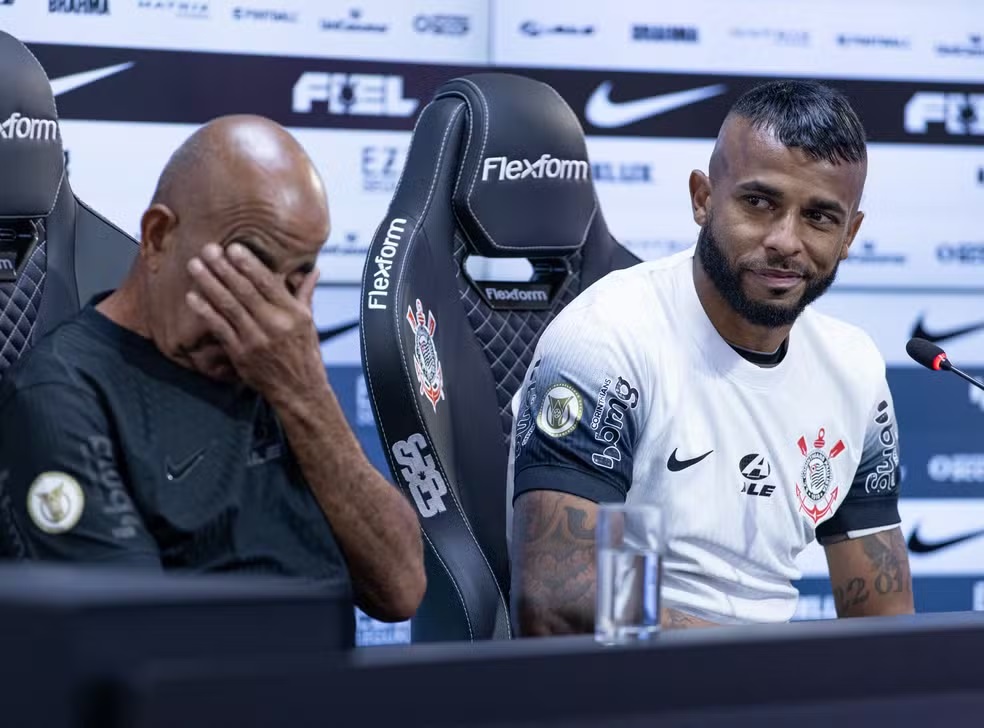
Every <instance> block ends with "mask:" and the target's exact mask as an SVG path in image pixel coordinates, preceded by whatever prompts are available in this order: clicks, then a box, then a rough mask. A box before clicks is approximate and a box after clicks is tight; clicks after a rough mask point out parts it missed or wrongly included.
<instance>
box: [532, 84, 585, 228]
mask: <svg viewBox="0 0 984 728" xmlns="http://www.w3.org/2000/svg"><path fill="white" fill-rule="evenodd" d="M543 85H544V86H546V87H547V88H548V89H550V91H552V92H553V95H554V96H556V97H557V99H558V100H559V101H560V103H562V104H564V105H565V106H566V105H567V102H566V101H565V100H564V97H563V96H561V95H560V94H559V93H558V92H557V89H555V88H554V87H553V86H551V85H550V84H548V83H545V84H543ZM580 126H581V125H580V123H578V127H579V128H580ZM581 135H582V136H583V135H584V129H581ZM591 188H592V190H593V191H594V194H592V195H591V199H592V200H593V201H594V205H593V206H592V207H591V214H590V215H588V224H587V225H586V226H585V227H584V232H583V233H582V234H581V242H580V243H578V245H579V246H580V245H584V242H585V241H586V240H587V239H588V232H590V230H591V225H592V224H593V223H594V219H595V215H597V214H598V192H597V190H594V180H593V179H592V180H591Z"/></svg>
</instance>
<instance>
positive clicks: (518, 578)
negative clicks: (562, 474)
mask: <svg viewBox="0 0 984 728" xmlns="http://www.w3.org/2000/svg"><path fill="white" fill-rule="evenodd" d="M517 511H518V513H517V515H518V516H519V519H518V525H519V529H518V530H517V532H516V538H515V539H514V543H513V552H514V553H513V556H514V559H515V564H516V566H515V568H514V571H513V577H514V585H513V594H514V597H515V598H516V600H518V601H517V604H516V607H517V611H518V613H519V614H518V615H517V617H518V620H519V622H520V624H521V625H525V626H526V627H527V628H528V629H529V630H530V631H533V632H537V633H542V632H549V633H553V634H557V633H564V632H590V631H592V630H593V629H594V612H595V583H596V580H595V544H594V523H593V522H592V521H593V520H594V519H593V518H591V517H589V514H588V512H587V511H585V510H583V509H580V508H576V507H573V506H569V505H564V504H563V503H562V501H561V500H559V499H557V498H556V496H554V495H553V494H549V493H538V492H535V493H529V494H527V495H524V496H523V501H522V502H521V503H519V504H518V508H517Z"/></svg>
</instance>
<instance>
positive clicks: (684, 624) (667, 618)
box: [660, 607, 717, 629]
mask: <svg viewBox="0 0 984 728" xmlns="http://www.w3.org/2000/svg"><path fill="white" fill-rule="evenodd" d="M660 624H661V626H662V627H663V629H690V628H692V627H716V626H717V625H715V624H714V623H713V622H708V621H707V620H706V619H701V618H700V617H695V616H693V615H691V614H687V613H685V612H681V611H680V610H678V609H670V608H669V607H664V608H663V610H662V612H661V614H660Z"/></svg>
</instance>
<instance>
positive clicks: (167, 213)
mask: <svg viewBox="0 0 984 728" xmlns="http://www.w3.org/2000/svg"><path fill="white" fill-rule="evenodd" d="M177 224H178V218H177V216H176V215H175V214H174V212H172V211H171V208H169V207H168V206H167V205H162V204H160V203H154V204H153V205H151V206H150V207H148V208H147V210H146V211H145V212H144V214H143V217H141V218H140V255H141V256H142V257H143V259H144V262H145V264H146V265H147V266H148V267H149V268H150V270H151V271H155V272H156V271H157V268H158V267H159V266H160V260H161V258H162V257H163V255H164V253H166V252H167V249H168V247H169V246H170V245H173V236H172V235H171V232H172V231H173V230H174V228H175V227H176V226H177Z"/></svg>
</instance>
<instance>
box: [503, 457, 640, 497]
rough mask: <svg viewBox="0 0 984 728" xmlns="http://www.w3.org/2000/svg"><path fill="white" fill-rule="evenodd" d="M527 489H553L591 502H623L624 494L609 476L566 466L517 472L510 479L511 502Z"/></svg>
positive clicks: (541, 467)
mask: <svg viewBox="0 0 984 728" xmlns="http://www.w3.org/2000/svg"><path fill="white" fill-rule="evenodd" d="M529 490H555V491H559V492H561V493H569V494H570V495H576V496H578V497H580V498H584V499H586V500H589V501H593V502H594V503H623V502H625V493H624V492H622V490H620V489H619V488H618V486H616V485H615V484H614V483H613V482H612V480H611V479H610V478H604V477H600V476H598V475H597V474H595V473H587V472H585V471H583V470H580V469H578V468H574V467H571V466H570V465H555V464H551V465H533V466H530V467H528V468H524V469H523V470H521V471H519V472H518V473H516V476H515V478H514V479H513V503H515V502H516V498H517V497H519V495H520V494H521V493H525V492H526V491H529Z"/></svg>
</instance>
